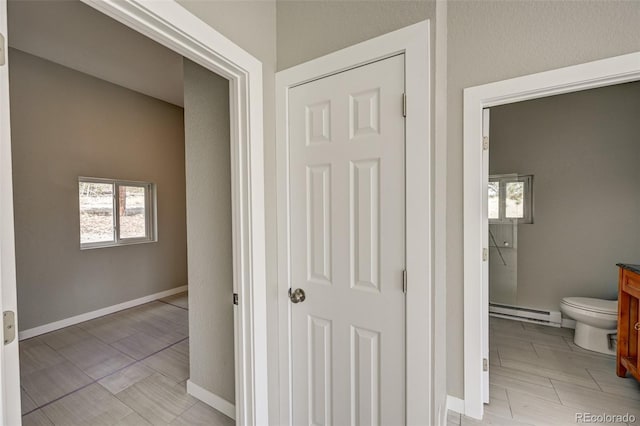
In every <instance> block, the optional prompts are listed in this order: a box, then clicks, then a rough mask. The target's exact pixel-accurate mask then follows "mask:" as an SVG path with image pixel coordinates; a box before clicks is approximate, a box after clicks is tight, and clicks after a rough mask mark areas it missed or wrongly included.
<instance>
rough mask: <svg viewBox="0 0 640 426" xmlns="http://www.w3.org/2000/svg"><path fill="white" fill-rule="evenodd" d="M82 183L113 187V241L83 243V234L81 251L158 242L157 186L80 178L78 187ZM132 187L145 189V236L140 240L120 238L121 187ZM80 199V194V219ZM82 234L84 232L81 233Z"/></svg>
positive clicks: (149, 183)
mask: <svg viewBox="0 0 640 426" xmlns="http://www.w3.org/2000/svg"><path fill="white" fill-rule="evenodd" d="M80 183H101V184H109V185H112V187H113V239H112V240H111V241H99V242H92V243H83V242H82V233H81V234H80V250H90V249H96V248H104V247H116V246H126V245H131V244H144V243H154V242H156V241H158V220H157V219H158V216H157V214H156V211H157V191H156V185H155V184H154V183H151V182H139V181H131V180H120V179H105V178H94V177H84V176H80V177H78V186H79V185H80ZM122 186H130V187H137V188H144V198H145V206H144V208H145V217H146V218H145V225H146V229H145V236H144V237H139V238H122V237H120V197H119V196H118V194H119V193H120V187H122ZM79 203H80V198H79V194H78V218H79V217H80V204H79ZM81 232H82V231H81Z"/></svg>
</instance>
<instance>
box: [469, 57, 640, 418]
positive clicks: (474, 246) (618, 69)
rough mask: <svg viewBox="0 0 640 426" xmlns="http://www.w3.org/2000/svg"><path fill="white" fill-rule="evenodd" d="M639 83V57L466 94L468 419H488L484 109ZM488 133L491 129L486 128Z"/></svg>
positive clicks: (538, 75)
mask: <svg viewBox="0 0 640 426" xmlns="http://www.w3.org/2000/svg"><path fill="white" fill-rule="evenodd" d="M638 80H640V52H635V53H629V54H626V55H621V56H615V57H611V58H606V59H600V60H597V61H593V62H587V63H584V64H579V65H572V66H569V67H564V68H558V69H555V70H550V71H544V72H540V73H536V74H530V75H525V76H521V77H516V78H511V79H508V80H502V81H497V82H494V83H489V84H483V85H481V86H475V87H469V88H466V89H464V111H463V112H464V123H463V171H464V173H463V189H464V191H463V194H464V195H463V207H464V209H463V210H464V211H463V228H464V292H463V293H464V414H465V415H467V416H469V417H473V418H476V419H481V418H482V416H483V414H484V406H483V401H484V399H485V392H484V383H485V379H484V373H483V368H482V359H483V357H484V356H485V354H484V348H485V347H487V346H488V321H487V320H488V299H487V300H485V298H484V297H483V294H488V290H486V289H485V288H484V287H487V288H488V281H485V280H484V273H483V269H484V262H483V260H482V256H481V255H480V252H481V251H482V249H483V248H485V247H486V244H487V243H486V241H485V239H484V236H483V232H482V230H483V229H484V218H483V215H484V214H485V212H486V208H485V206H484V204H483V197H486V196H487V181H488V174H487V173H486V172H485V165H484V155H485V154H484V153H483V149H482V137H483V135H484V133H483V127H484V119H485V117H484V114H483V110H484V109H485V108H490V107H493V106H498V105H505V104H510V103H515V102H522V101H526V100H530V99H538V98H543V97H546V96H553V95H560V94H563V93H571V92H577V91H580V90H586V89H594V88H597V87H604V86H610V85H613V84H621V83H626V82H630V81H638ZM487 129H488V126H487Z"/></svg>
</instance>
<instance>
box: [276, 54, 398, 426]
mask: <svg viewBox="0 0 640 426" xmlns="http://www.w3.org/2000/svg"><path fill="white" fill-rule="evenodd" d="M404 79H405V77H404V55H398V56H394V57H391V58H388V59H384V60H381V61H378V62H375V63H372V64H369V65H366V66H362V67H359V68H355V69H352V70H348V71H345V72H341V73H338V74H335V75H332V76H329V77H325V78H322V79H319V80H315V81H313V82H310V83H306V84H303V85H300V86H297V87H295V88H293V89H291V90H290V91H289V100H288V101H289V117H288V121H289V138H290V144H291V145H290V154H289V155H290V157H289V165H290V166H289V174H290V180H289V181H290V194H291V204H290V218H291V224H290V226H291V241H290V244H291V259H290V267H291V283H292V289H296V288H300V289H301V290H303V291H304V292H305V294H306V298H305V300H304V301H303V302H300V303H296V304H293V303H292V305H291V321H292V322H291V348H292V353H291V362H292V366H291V372H292V414H293V419H292V423H293V424H294V425H306V424H308V425H401V424H404V422H405V378H406V372H405V297H404V296H405V294H404V292H403V270H404V268H405V164H404V162H405V127H404V118H403V92H404ZM290 303H291V302H290Z"/></svg>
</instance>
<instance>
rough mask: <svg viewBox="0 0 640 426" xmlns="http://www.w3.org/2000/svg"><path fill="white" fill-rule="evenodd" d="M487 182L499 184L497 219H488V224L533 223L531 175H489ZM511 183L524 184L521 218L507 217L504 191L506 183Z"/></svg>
mask: <svg viewBox="0 0 640 426" xmlns="http://www.w3.org/2000/svg"><path fill="white" fill-rule="evenodd" d="M489 182H499V183H500V189H499V191H500V192H499V196H498V204H499V206H498V207H499V214H498V218H497V219H492V218H489V223H490V224H509V223H513V222H514V221H517V222H518V223H519V224H523V223H533V175H515V174H512V175H491V176H489ZM511 182H523V183H524V191H523V195H522V203H523V204H524V206H523V208H522V210H523V213H524V216H523V217H519V218H515V217H513V218H512V217H507V214H506V210H507V197H506V190H507V183H511Z"/></svg>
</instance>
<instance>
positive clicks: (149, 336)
mask: <svg viewBox="0 0 640 426" xmlns="http://www.w3.org/2000/svg"><path fill="white" fill-rule="evenodd" d="M188 321H189V320H188V298H187V294H186V293H183V294H178V295H175V296H171V297H168V298H165V299H162V300H160V301H156V302H151V303H147V304H145V305H141V306H138V307H135V308H132V309H127V310H125V311H121V312H118V313H115V314H112V315H108V316H105V317H101V318H97V319H94V320H91V321H87V322H84V323H82V324H78V325H75V326H72V327H67V328H64V329H62V330H58V331H55V332H52V333H48V334H44V335H42V336H38V337H35V338H32V339H28V340H24V341H22V342H20V377H21V387H22V389H21V394H22V415H23V417H22V421H23V425H25V426H30V425H91V426H93V425H135V426H137V425H150V424H151V425H208V426H218V425H220V426H227V425H233V424H234V421H233V420H231V419H230V418H228V417H226V416H225V415H223V414H221V413H219V412H218V411H216V410H214V409H212V408H211V407H209V406H207V405H205V404H203V403H202V402H200V401H198V400H196V399H195V398H193V397H191V396H189V395H187V393H186V380H187V379H188V378H189V322H188Z"/></svg>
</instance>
